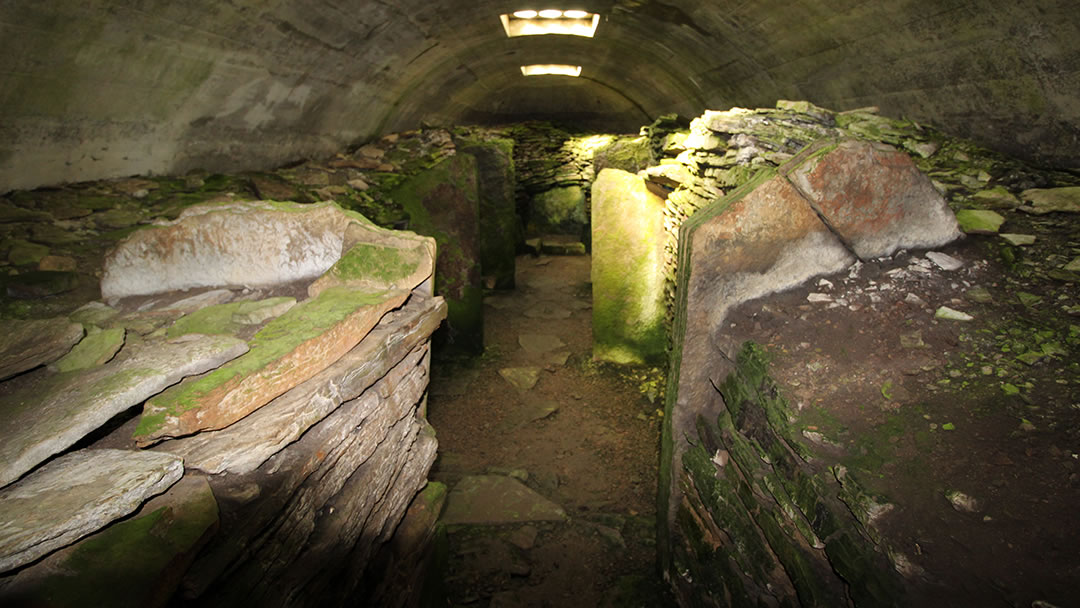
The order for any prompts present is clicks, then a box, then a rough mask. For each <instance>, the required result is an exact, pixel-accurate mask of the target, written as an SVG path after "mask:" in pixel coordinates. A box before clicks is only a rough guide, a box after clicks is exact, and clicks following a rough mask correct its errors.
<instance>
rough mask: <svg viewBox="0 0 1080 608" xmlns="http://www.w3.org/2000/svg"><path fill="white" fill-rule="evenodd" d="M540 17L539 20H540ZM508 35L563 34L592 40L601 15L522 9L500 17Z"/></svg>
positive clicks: (580, 11)
mask: <svg viewBox="0 0 1080 608" xmlns="http://www.w3.org/2000/svg"><path fill="white" fill-rule="evenodd" d="M538 17H539V18H538ZM499 19H500V20H501V21H502V24H503V29H504V30H506V35H507V36H509V37H511V38H513V37H515V36H538V35H542V34H563V35H566V36H584V37H586V38H592V37H593V36H594V35H595V34H596V26H597V25H599V24H600V15H597V14H596V13H590V12H587V11H582V10H568V11H562V10H559V9H554V8H549V9H544V10H542V11H534V10H531V9H522V10H519V11H514V12H513V13H511V14H509V15H499Z"/></svg>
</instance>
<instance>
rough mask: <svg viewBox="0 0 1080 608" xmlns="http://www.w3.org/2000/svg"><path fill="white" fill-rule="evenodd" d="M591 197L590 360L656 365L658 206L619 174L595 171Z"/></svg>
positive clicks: (660, 338) (663, 343)
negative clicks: (591, 331) (591, 354)
mask: <svg viewBox="0 0 1080 608" xmlns="http://www.w3.org/2000/svg"><path fill="white" fill-rule="evenodd" d="M592 195H593V196H592V199H593V223H592V243H593V258H592V289H593V357H594V358H595V359H598V360H602V361H612V362H614V363H622V364H630V363H660V362H661V361H662V360H663V359H664V356H665V351H666V348H667V331H666V327H665V317H666V313H667V309H666V307H665V305H664V302H665V296H664V284H665V278H664V274H663V273H662V272H660V269H661V268H663V264H664V244H665V242H666V239H667V233H666V231H665V230H664V201H663V200H661V199H660V197H658V196H656V195H655V194H653V193H652V192H650V191H649V190H648V188H646V186H645V181H644V180H643V179H642V178H641V177H639V176H637V175H634V174H632V173H627V172H626V171H621V170H619V169H604V170H603V171H601V172H600V175H599V176H597V178H596V181H595V182H594V183H593V189H592Z"/></svg>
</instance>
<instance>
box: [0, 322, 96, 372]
mask: <svg viewBox="0 0 1080 608" xmlns="http://www.w3.org/2000/svg"><path fill="white" fill-rule="evenodd" d="M0 335H3V336H4V343H3V351H2V352H0V380H6V379H8V378H10V377H12V376H14V375H15V374H19V373H22V372H25V371H26V370H28V369H33V368H35V367H37V366H39V365H44V364H46V363H51V362H53V361H55V360H57V359H59V358H60V357H62V356H64V354H66V353H67V352H68V351H70V350H71V347H73V346H75V344H76V343H78V342H79V340H80V339H82V337H83V327H82V325H80V324H78V323H70V322H68V320H67V319H63V318H59V319H39V320H34V321H16V320H0Z"/></svg>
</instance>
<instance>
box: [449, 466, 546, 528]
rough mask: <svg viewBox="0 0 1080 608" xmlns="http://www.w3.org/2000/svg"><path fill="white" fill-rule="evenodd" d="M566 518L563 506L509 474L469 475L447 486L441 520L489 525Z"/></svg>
mask: <svg viewBox="0 0 1080 608" xmlns="http://www.w3.org/2000/svg"><path fill="white" fill-rule="evenodd" d="M566 519H567V516H566V511H564V510H563V508H562V507H560V506H559V505H557V504H555V503H554V502H552V501H550V500H548V499H547V498H544V497H543V496H541V495H540V494H538V493H536V492H534V491H533V490H531V489H530V488H529V487H527V486H526V485H525V484H523V483H521V482H520V481H518V480H516V479H514V478H512V477H504V476H502V475H470V476H467V477H463V478H462V479H461V481H459V482H458V483H457V484H455V485H454V487H453V488H452V489H451V490H450V494H449V496H448V497H447V500H446V510H445V511H444V512H443V516H442V520H441V521H442V522H443V523H444V524H447V525H454V524H484V525H491V524H512V523H523V522H532V521H565V520H566Z"/></svg>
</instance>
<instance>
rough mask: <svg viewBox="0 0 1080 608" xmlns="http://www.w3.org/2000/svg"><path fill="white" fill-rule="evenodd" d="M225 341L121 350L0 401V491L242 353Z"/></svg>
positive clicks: (240, 345)
mask: <svg viewBox="0 0 1080 608" xmlns="http://www.w3.org/2000/svg"><path fill="white" fill-rule="evenodd" d="M247 349H248V347H247V345H246V344H244V342H243V341H241V340H237V339H235V338H230V337H227V336H187V337H185V338H182V339H178V340H172V341H154V342H145V343H141V344H138V345H132V346H130V347H129V348H125V349H124V350H123V351H121V353H120V354H119V355H117V357H116V358H115V359H113V360H112V361H110V362H109V363H106V364H105V365H102V366H100V367H96V368H93V369H90V370H85V371H80V372H71V373H67V374H55V375H53V376H51V377H50V378H48V379H47V380H45V381H44V385H43V386H35V387H31V388H26V389H23V390H16V391H14V392H13V393H11V394H9V395H6V396H4V397H3V398H2V399H0V486H3V485H7V484H9V483H11V482H12V481H15V480H16V479H18V478H19V477H20V476H21V475H22V474H23V473H26V472H27V471H29V470H30V469H32V468H34V467H35V466H37V465H38V464H40V463H41V462H44V461H45V460H46V459H47V458H49V457H50V456H52V455H53V454H57V453H59V452H61V451H63V450H65V449H67V448H69V447H71V446H72V445H74V444H75V442H77V441H79V440H80V439H82V438H83V437H85V436H86V435H87V434H88V433H90V432H91V431H93V430H94V429H96V428H98V427H100V426H101V425H102V424H104V423H105V422H107V421H108V420H109V419H110V418H112V417H113V416H115V415H116V414H119V413H120V412H123V411H124V410H126V409H128V408H130V407H132V406H135V405H138V404H139V403H141V402H142V401H145V400H146V399H148V398H149V397H151V396H152V395H155V394H157V393H159V392H161V391H162V390H163V389H164V388H165V387H167V386H169V385H172V384H175V383H176V382H179V381H180V379H181V378H183V377H185V376H190V375H194V374H201V373H203V372H205V371H207V370H210V369H214V368H215V367H218V366H219V365H221V364H222V363H225V362H226V361H228V360H230V359H234V358H236V357H238V356H239V355H241V354H243V353H244V352H246V351H247Z"/></svg>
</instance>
